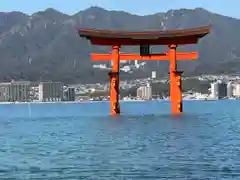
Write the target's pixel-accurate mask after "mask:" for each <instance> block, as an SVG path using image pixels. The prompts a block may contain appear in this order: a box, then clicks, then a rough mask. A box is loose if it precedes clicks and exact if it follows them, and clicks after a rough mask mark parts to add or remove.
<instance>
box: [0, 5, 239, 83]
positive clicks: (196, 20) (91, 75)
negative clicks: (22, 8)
mask: <svg viewBox="0 0 240 180" xmlns="http://www.w3.org/2000/svg"><path fill="white" fill-rule="evenodd" d="M208 24H212V30H211V33H210V34H209V35H207V36H206V37H205V38H203V39H202V40H201V41H200V42H199V44H198V45H196V46H186V47H180V49H181V50H182V49H183V50H184V51H192V50H197V51H198V52H199V55H200V58H199V59H198V60H197V61H194V62H182V63H181V64H180V66H179V67H180V69H181V70H184V71H185V72H186V74H199V73H223V72H225V73H229V72H236V71H238V69H239V68H240V36H239V32H240V20H239V19H234V18H230V17H226V16H222V15H218V14H214V13H211V12H208V11H206V10H204V9H201V8H196V9H193V10H190V9H180V10H169V11H168V12H166V13H157V14H153V15H148V16H137V15H132V14H129V13H126V12H122V11H107V10H105V9H102V8H99V7H91V8H88V9H86V10H84V11H80V12H79V13H77V14H75V15H73V16H69V15H67V14H63V13H61V12H58V11H56V10H54V9H47V10H45V11H41V12H37V13H35V14H33V15H31V16H28V15H26V14H24V13H21V12H11V13H0V80H1V81H8V80H11V79H16V80H19V79H23V80H32V81H38V80H59V81H64V82H68V83H74V82H93V81H95V82H96V81H106V80H108V77H107V72H106V71H100V70H96V69H93V68H92V65H93V63H92V61H91V59H90V56H89V54H90V53H91V52H108V51H109V50H110V49H109V48H107V47H94V46H91V44H90V43H89V42H88V41H87V40H84V39H81V38H80V37H79V36H78V34H77V31H76V29H77V28H79V27H87V28H98V29H120V30H129V31H143V30H166V29H185V28H192V27H198V26H205V25H208ZM153 50H154V52H163V51H165V50H166V47H154V48H153ZM138 51H139V48H137V47H129V48H126V47H124V48H122V49H121V52H138ZM152 70H156V71H157V72H158V74H161V75H166V74H167V73H168V62H159V63H157V62H149V63H147V65H146V67H145V68H144V69H141V70H139V71H137V72H135V73H134V74H130V75H129V74H123V75H122V76H121V77H122V78H123V79H125V78H135V77H144V76H145V77H146V76H147V75H148V76H149V75H150V72H151V71H152Z"/></svg>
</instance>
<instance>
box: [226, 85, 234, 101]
mask: <svg viewBox="0 0 240 180" xmlns="http://www.w3.org/2000/svg"><path fill="white" fill-rule="evenodd" d="M232 96H233V84H232V82H229V83H228V84H227V97H228V98H230V97H232Z"/></svg>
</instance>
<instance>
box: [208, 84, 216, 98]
mask: <svg viewBox="0 0 240 180" xmlns="http://www.w3.org/2000/svg"><path fill="white" fill-rule="evenodd" d="M210 96H211V97H212V98H213V99H217V98H218V83H217V82H214V83H211V95H210Z"/></svg>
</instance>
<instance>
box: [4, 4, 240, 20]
mask: <svg viewBox="0 0 240 180" xmlns="http://www.w3.org/2000/svg"><path fill="white" fill-rule="evenodd" d="M161 2H163V4H161ZM96 5H97V6H100V7H103V8H105V9H108V10H124V11H127V12H130V13H134V14H140V15H145V14H152V13H156V12H164V11H167V10H169V9H179V8H196V7H203V8H205V9H207V10H209V11H212V12H216V13H220V14H223V15H227V16H232V17H236V18H240V11H239V8H240V0H145V1H144V0H0V11H1V12H9V11H21V12H25V13H27V14H32V13H34V12H37V11H39V10H45V9H46V8H50V7H51V8H55V9H57V10H59V11H61V12H64V13H67V14H74V13H76V12H78V11H80V10H83V9H86V8H88V7H90V6H96Z"/></svg>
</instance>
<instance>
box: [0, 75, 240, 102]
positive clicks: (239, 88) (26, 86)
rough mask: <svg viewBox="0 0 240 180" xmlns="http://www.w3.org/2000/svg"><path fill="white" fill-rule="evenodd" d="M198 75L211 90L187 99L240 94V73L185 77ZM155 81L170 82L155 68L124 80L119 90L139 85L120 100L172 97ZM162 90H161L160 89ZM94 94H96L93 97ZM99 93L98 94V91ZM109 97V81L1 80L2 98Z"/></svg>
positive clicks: (189, 93)
mask: <svg viewBox="0 0 240 180" xmlns="http://www.w3.org/2000/svg"><path fill="white" fill-rule="evenodd" d="M189 79H197V80H199V81H206V82H209V87H210V88H209V93H207V94H203V93H200V92H196V91H192V90H190V91H187V92H183V99H185V100H220V99H238V98H240V76H235V75H218V76H217V75H202V76H197V77H184V78H183V80H189ZM156 83H161V84H164V86H169V80H168V77H165V78H157V77H156V71H153V72H152V74H151V77H148V78H144V79H135V80H131V81H121V82H120V90H128V89H131V88H135V89H136V93H135V94H136V96H132V95H127V96H121V97H120V99H121V100H154V99H164V100H167V99H169V97H168V96H164V95H161V96H160V94H161V92H157V93H156V92H153V90H152V85H153V84H156ZM159 91H160V90H159ZM92 94H96V95H95V96H94V97H92V96H91V95H92ZM98 94H99V95H98ZM108 99H109V83H96V84H73V85H68V86H66V85H64V83H62V82H52V81H48V82H39V83H34V82H30V81H14V80H13V81H11V82H7V83H6V82H4V83H0V102H2V103H10V102H12V103H13V102H14V103H17V102H59V101H72V102H73V101H99V100H108Z"/></svg>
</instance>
